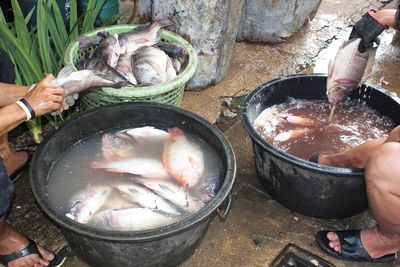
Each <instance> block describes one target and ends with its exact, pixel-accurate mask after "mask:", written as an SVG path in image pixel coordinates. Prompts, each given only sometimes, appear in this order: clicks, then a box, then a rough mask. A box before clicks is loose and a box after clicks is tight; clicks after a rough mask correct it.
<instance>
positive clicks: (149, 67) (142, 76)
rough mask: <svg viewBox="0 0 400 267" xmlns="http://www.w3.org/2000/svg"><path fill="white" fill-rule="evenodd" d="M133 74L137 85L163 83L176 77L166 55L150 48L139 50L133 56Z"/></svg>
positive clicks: (159, 50)
mask: <svg viewBox="0 0 400 267" xmlns="http://www.w3.org/2000/svg"><path fill="white" fill-rule="evenodd" d="M171 68H172V71H171ZM133 73H134V75H135V77H136V80H137V81H138V83H139V84H145V85H152V84H160V83H164V82H165V81H167V80H169V79H173V78H174V77H176V71H175V69H174V67H173V65H172V62H171V60H170V59H169V57H168V56H167V54H165V52H164V51H162V50H161V49H158V48H156V47H152V46H149V47H143V48H141V49H140V50H138V52H137V53H136V54H135V55H134V56H133ZM167 73H168V74H167ZM173 73H175V74H173Z"/></svg>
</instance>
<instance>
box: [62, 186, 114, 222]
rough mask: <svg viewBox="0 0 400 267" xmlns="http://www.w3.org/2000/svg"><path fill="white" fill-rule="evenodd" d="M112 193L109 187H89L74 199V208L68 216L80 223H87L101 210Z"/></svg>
mask: <svg viewBox="0 0 400 267" xmlns="http://www.w3.org/2000/svg"><path fill="white" fill-rule="evenodd" d="M111 191H112V190H111V187H109V186H95V187H94V186H90V185H89V186H88V188H87V189H86V191H85V192H81V193H79V194H78V196H75V197H73V199H72V202H73V205H72V208H71V210H70V212H69V213H67V214H66V216H67V217H69V218H71V219H73V220H75V221H77V222H79V223H87V222H88V221H89V220H90V218H91V217H92V216H93V215H94V214H95V213H96V212H97V211H99V210H100V208H101V207H102V206H103V204H104V203H105V202H106V200H107V198H108V196H109V195H110V193H111Z"/></svg>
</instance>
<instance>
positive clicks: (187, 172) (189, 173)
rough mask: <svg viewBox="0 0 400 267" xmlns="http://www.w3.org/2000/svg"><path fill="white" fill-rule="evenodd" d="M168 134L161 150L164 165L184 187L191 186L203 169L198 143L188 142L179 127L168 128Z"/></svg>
mask: <svg viewBox="0 0 400 267" xmlns="http://www.w3.org/2000/svg"><path fill="white" fill-rule="evenodd" d="M169 135H170V138H169V140H168V141H167V142H166V143H165V145H164V151H163V163H164V166H165V168H166V169H167V171H168V173H169V174H170V175H171V176H172V177H174V178H175V179H176V181H177V182H178V183H179V184H180V185H182V186H183V187H184V188H188V187H193V186H194V185H195V184H197V182H198V181H199V180H200V177H201V175H202V174H203V171H204V156H203V152H202V150H201V149H200V147H199V146H198V145H196V144H194V143H191V142H189V140H188V139H187V138H186V136H185V134H184V132H183V131H182V130H181V129H179V128H172V129H169Z"/></svg>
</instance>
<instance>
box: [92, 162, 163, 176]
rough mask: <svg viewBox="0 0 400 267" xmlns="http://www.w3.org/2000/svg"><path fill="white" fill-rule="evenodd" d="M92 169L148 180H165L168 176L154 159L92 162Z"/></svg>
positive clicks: (160, 164)
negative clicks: (138, 176) (131, 175)
mask: <svg viewBox="0 0 400 267" xmlns="http://www.w3.org/2000/svg"><path fill="white" fill-rule="evenodd" d="M90 167H91V168H92V169H106V171H109V172H117V173H122V174H123V173H131V174H134V175H140V176H142V177H145V178H150V179H167V178H169V174H168V173H167V171H166V170H165V168H164V165H163V164H162V163H161V162H160V161H158V160H155V159H146V158H135V159H125V160H119V161H94V162H92V163H91V164H90Z"/></svg>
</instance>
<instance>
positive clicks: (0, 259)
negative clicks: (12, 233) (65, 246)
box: [0, 238, 66, 267]
mask: <svg viewBox="0 0 400 267" xmlns="http://www.w3.org/2000/svg"><path fill="white" fill-rule="evenodd" d="M28 241H29V243H28V246H27V247H25V248H23V249H21V250H20V251H19V252H15V253H12V254H8V255H0V263H1V264H3V265H4V266H8V263H9V262H11V261H14V260H16V259H19V258H22V257H25V256H28V255H31V254H37V255H39V256H40V257H41V254H40V252H39V249H38V247H37V245H36V243H35V242H34V241H33V240H32V239H30V238H28ZM65 259H66V257H65V255H64V254H63V253H61V251H60V252H59V253H58V254H55V255H54V259H53V260H51V261H50V262H49V265H47V266H48V267H59V266H61V265H62V264H63V263H64V262H65Z"/></svg>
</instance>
